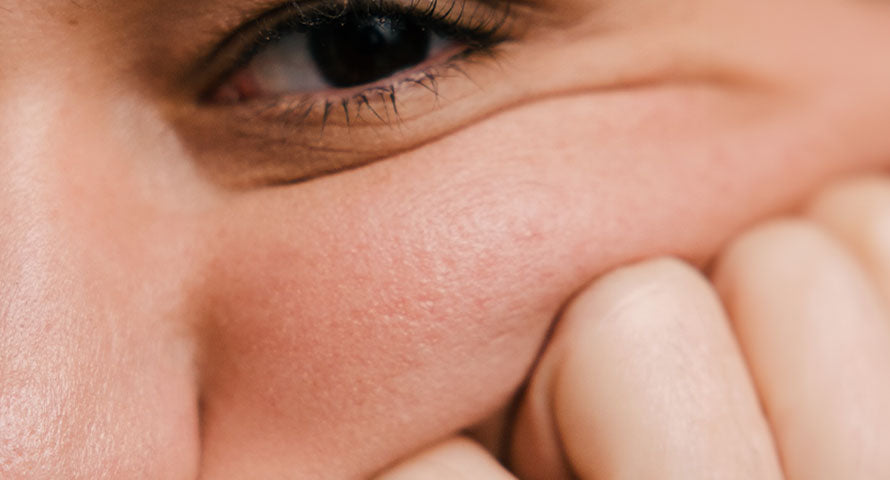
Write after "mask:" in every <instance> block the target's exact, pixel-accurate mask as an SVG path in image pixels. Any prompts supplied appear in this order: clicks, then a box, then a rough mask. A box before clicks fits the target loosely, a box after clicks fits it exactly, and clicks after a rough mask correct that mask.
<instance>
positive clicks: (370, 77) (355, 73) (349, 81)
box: [308, 15, 431, 88]
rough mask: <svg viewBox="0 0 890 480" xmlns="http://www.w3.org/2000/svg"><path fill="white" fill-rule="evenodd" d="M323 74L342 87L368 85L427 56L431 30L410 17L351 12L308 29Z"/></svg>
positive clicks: (313, 57) (334, 84)
mask: <svg viewBox="0 0 890 480" xmlns="http://www.w3.org/2000/svg"><path fill="white" fill-rule="evenodd" d="M308 40H309V50H310V53H311V54H312V59H313V60H314V61H315V63H316V65H317V66H318V69H319V70H320V72H321V74H322V76H323V77H324V78H325V80H327V81H328V82H329V83H330V84H331V85H332V86H334V87H338V88H346V87H355V86H358V85H364V84H366V83H370V82H373V81H376V80H380V79H382V78H386V77H388V76H390V75H392V74H393V73H396V72H398V71H400V70H404V69H406V68H409V67H413V66H414V65H417V64H419V63H420V62H423V61H424V60H426V58H427V56H428V55H429V51H430V41H431V34H430V33H429V32H428V31H427V30H426V29H425V28H423V27H422V26H420V25H418V24H417V23H415V22H413V21H411V19H409V18H401V17H390V16H374V15H372V16H369V17H365V18H359V17H356V16H350V18H348V19H344V20H342V21H339V22H333V23H331V24H329V25H324V26H319V27H316V28H313V29H312V30H310V31H309V32H308Z"/></svg>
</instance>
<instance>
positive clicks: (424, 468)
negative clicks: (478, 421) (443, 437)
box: [376, 437, 516, 480]
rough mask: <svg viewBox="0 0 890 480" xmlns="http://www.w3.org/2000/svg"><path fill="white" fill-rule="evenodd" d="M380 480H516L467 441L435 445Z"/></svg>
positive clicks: (455, 440)
mask: <svg viewBox="0 0 890 480" xmlns="http://www.w3.org/2000/svg"><path fill="white" fill-rule="evenodd" d="M376 478H377V480H515V479H516V477H514V476H512V475H511V474H510V473H509V472H508V471H507V470H506V469H504V467H502V466H501V465H500V464H499V463H498V462H497V461H496V460H495V459H494V458H493V457H492V456H491V455H490V454H489V453H488V452H487V451H485V449H484V448H482V446H480V445H479V444H477V443H476V442H473V441H472V440H469V439H467V438H464V437H456V438H453V439H450V440H447V441H445V442H442V443H440V444H438V445H435V446H433V447H431V448H429V449H427V450H425V451H423V452H421V453H419V454H417V455H416V456H414V457H412V458H410V459H408V460H406V461H404V462H402V463H401V464H399V465H397V466H395V467H393V468H392V469H390V470H389V471H387V472H386V473H383V474H381V475H379V476H378V477H376Z"/></svg>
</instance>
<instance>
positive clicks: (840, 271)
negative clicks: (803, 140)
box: [382, 178, 890, 480]
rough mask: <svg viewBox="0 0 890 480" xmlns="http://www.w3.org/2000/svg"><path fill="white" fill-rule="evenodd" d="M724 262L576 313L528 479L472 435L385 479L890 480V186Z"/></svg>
mask: <svg viewBox="0 0 890 480" xmlns="http://www.w3.org/2000/svg"><path fill="white" fill-rule="evenodd" d="M715 265H716V267H715V268H714V269H713V272H712V275H711V281H710V282H709V281H708V280H707V279H706V278H705V277H704V276H703V275H701V274H700V273H699V272H697V271H696V270H695V269H693V268H692V267H689V266H687V265H684V264H682V263H681V262H679V261H676V260H667V259H662V260H653V261H646V262H642V263H640V264H637V265H633V266H629V267H625V268H622V269H619V270H617V271H615V272H612V273H610V274H607V275H605V276H604V277H602V278H600V279H598V280H597V281H596V282H594V283H593V284H592V285H591V286H590V287H588V288H587V289H586V290H585V291H583V292H582V293H581V294H579V295H578V296H577V297H576V298H575V299H574V300H573V301H572V302H571V303H570V305H569V306H568V307H567V309H566V312H565V314H564V315H563V318H562V319H561V321H560V325H559V327H558V329H557V331H556V332H555V335H554V337H553V339H552V341H551V343H550V344H549V346H548V349H547V351H546V352H545V354H544V356H543V358H542V360H541V362H540V364H539V366H538V368H537V370H536V371H535V374H534V376H533V378H532V380H531V383H530V385H529V388H528V390H527V391H526V392H525V395H524V398H523V400H522V404H521V408H520V410H519V414H518V416H517V418H516V423H515V425H514V428H513V433H514V435H513V438H512V449H511V455H510V457H511V458H510V459H509V463H510V468H511V469H512V470H513V472H512V473H510V472H508V471H507V470H506V469H505V468H504V467H502V466H500V465H499V464H498V463H497V462H496V461H495V460H494V458H493V457H491V456H490V455H489V454H488V453H487V452H486V451H485V450H484V449H483V448H482V447H481V446H479V445H478V444H475V443H473V442H472V441H470V440H468V439H464V438H457V439H452V440H449V441H447V442H445V443H443V444H441V445H437V446H435V447H433V448H431V449H429V450H428V451H426V452H424V453H422V454H420V455H418V456H417V457H415V458H414V459H411V460H409V461H407V462H405V463H404V464H402V465H401V466H399V467H397V468H396V469H394V470H393V471H392V472H391V473H388V474H386V475H384V476H383V477H382V478H386V479H401V478H405V479H408V478H411V479H452V478H474V479H501V478H516V477H519V478H528V479H560V478H571V477H573V476H575V477H580V478H582V479H587V478H590V479H594V478H595V479H613V478H641V479H648V478H659V479H670V478H683V479H688V478H739V479H741V478H746V479H748V478H750V479H778V478H788V479H790V480H804V479H806V480H810V479H815V480H818V479H860V478H861V479H878V478H890V308H888V306H890V180H888V179H884V178H867V179H859V180H856V181H847V182H843V183H841V184H838V185H835V186H833V187H832V188H830V189H828V190H826V191H825V192H823V193H822V194H820V195H819V196H818V197H816V199H815V200H813V201H812V202H811V203H810V204H809V205H808V206H807V207H806V208H805V209H804V211H803V212H802V214H801V216H800V218H796V219H792V220H785V221H779V222H772V223H769V224H766V225H761V226H758V227H757V228H755V229H753V230H752V231H750V232H748V233H746V234H744V235H742V236H741V237H739V238H738V239H736V240H735V241H734V242H733V243H731V244H730V246H729V247H728V248H727V249H726V250H725V251H724V252H722V253H721V254H720V255H719V257H718V259H717V261H716V263H715Z"/></svg>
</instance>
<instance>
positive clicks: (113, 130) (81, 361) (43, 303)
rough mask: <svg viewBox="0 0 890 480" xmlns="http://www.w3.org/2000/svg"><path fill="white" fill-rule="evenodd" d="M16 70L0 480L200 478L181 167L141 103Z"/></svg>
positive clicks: (2, 257)
mask: <svg viewBox="0 0 890 480" xmlns="http://www.w3.org/2000/svg"><path fill="white" fill-rule="evenodd" d="M0 50H2V49H0ZM45 63H46V62H45ZM18 67H20V68H18V69H17V71H18V72H19V73H18V74H15V73H9V72H10V70H7V73H8V74H7V75H4V74H2V73H0V77H3V78H2V79H0V85H2V88H0V478H165V479H174V478H195V477H196V475H197V468H198V467H197V466H198V465H199V458H198V457H199V451H200V445H199V438H198V414H197V407H196V405H197V400H196V398H197V395H198V394H197V382H196V372H195V368H194V363H195V360H194V357H195V347H194V344H195V342H194V335H193V332H192V330H191V328H190V326H189V318H188V317H189V315H190V312H189V308H190V307H189V305H188V301H187V297H188V286H187V283H188V281H189V280H188V278H189V274H190V273H189V272H190V271H189V265H190V263H189V261H187V260H188V258H189V255H193V254H194V252H191V251H189V250H188V248H189V247H188V245H191V244H190V242H189V239H188V236H189V235H190V233H189V232H191V231H193V229H190V228H189V227H188V226H189V225H192V224H193V222H192V221H191V220H192V219H193V218H192V216H193V215H194V209H192V210H189V208H183V207H182V206H183V205H194V204H195V203H196V202H194V201H193V200H194V199H193V198H191V199H190V198H187V197H188V191H189V188H188V187H189V185H188V178H189V177H188V175H184V174H183V171H185V170H183V169H179V170H177V168H179V167H175V165H176V164H177V162H181V161H182V160H183V158H181V156H180V154H179V153H178V151H177V149H176V142H175V140H174V139H168V138H167V137H165V136H164V134H163V132H164V128H163V122H162V121H161V120H160V119H159V117H158V116H157V115H153V114H152V113H151V105H150V104H149V103H148V102H142V101H140V100H139V98H138V96H133V97H124V96H123V95H122V94H121V93H120V92H117V93H116V94H114V95H112V94H111V93H109V92H102V91H94V90H91V89H89V88H86V86H88V85H91V84H95V83H94V82H91V79H90V78H89V73H88V72H87V73H80V74H78V75H79V76H78V77H72V78H70V79H66V80H65V81H63V80H61V79H60V78H61V77H63V76H64V74H60V73H58V72H54V71H51V70H46V69H44V70H41V69H40V68H34V69H32V70H31V73H30V74H23V73H22V72H25V71H27V70H28V69H27V68H26V67H27V65H18ZM55 68H58V69H59V71H60V72H66V71H67V72H70V71H73V69H74V65H73V64H68V65H65V64H64V62H61V63H58V64H56V67H55ZM67 80H70V81H67Z"/></svg>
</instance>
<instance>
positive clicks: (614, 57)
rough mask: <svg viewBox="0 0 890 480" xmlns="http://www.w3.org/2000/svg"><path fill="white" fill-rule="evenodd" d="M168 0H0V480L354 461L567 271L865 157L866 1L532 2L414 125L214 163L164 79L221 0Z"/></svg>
mask: <svg viewBox="0 0 890 480" xmlns="http://www.w3.org/2000/svg"><path fill="white" fill-rule="evenodd" d="M173 3H174V2H164V1H148V2H129V1H126V2H123V1H118V2H110V1H102V0H96V1H83V2H79V3H74V2H58V1H56V0H28V1H16V0H0V219H2V223H0V281H2V288H0V332H2V334H0V476H2V477H3V478H164V479H176V478H183V479H186V478H188V479H192V478H206V479H227V478H269V479H273V478H356V477H364V476H367V475H369V474H372V473H374V472H377V471H379V470H380V469H381V468H384V467H385V466H387V465H389V464H392V463H393V462H395V461H397V460H399V459H401V458H403V457H404V456H406V455H408V454H410V453H412V452H415V451H417V450H418V449H419V448H421V447H422V446H425V445H428V444H430V443H432V442H435V441H437V440H440V439H442V438H444V437H447V436H450V435H452V434H454V433H455V432H458V431H460V430H461V429H464V428H466V427H469V426H471V425H473V424H476V423H477V422H480V421H482V420H483V419H485V418H486V417H488V416H490V415H492V414H493V413H494V412H496V411H497V410H499V409H500V408H502V407H503V406H504V405H505V404H506V403H507V402H508V401H509V399H510V398H511V397H512V396H513V394H514V393H515V392H516V389H517V388H518V387H519V386H520V384H521V383H522V382H523V380H524V379H525V377H526V375H527V374H528V372H529V370H530V368H531V367H532V366H533V363H534V361H535V360H536V358H537V357H538V353H539V352H540V350H541V348H542V343H543V342H544V340H545V337H546V334H547V332H548V331H549V329H550V326H551V324H552V323H553V321H554V319H555V318H557V316H558V315H559V313H560V312H561V309H562V307H563V306H565V305H566V303H567V302H568V301H569V299H571V298H573V296H574V295H575V294H576V293H577V292H579V291H580V290H581V289H582V288H583V287H584V286H586V285H588V284H589V282H590V281H591V280H592V279H594V278H596V277H598V276H600V275H602V274H603V273H604V272H606V271H608V270H610V269H612V268H614V267H616V266H618V265H622V264H625V263H628V262H632V261H636V260H639V259H642V258H646V257H651V256H657V255H674V256H677V257H680V258H683V259H686V260H688V261H690V262H692V263H694V264H703V263H705V262H707V261H709V260H711V259H712V258H713V257H714V255H715V254H716V253H717V252H718V250H719V249H720V247H721V246H723V245H724V244H725V243H726V242H727V241H728V240H729V239H730V238H732V237H733V236H734V235H736V234H738V233H739V232H741V231H742V230H743V229H744V228H745V227H746V226H750V225H751V224H753V223H754V222H756V221H758V220H761V219H763V218H766V217H768V216H770V215H773V214H776V213H779V212H784V211H788V210H789V209H794V208H796V207H798V206H799V205H800V203H801V202H802V201H803V199H805V198H807V197H808V196H810V195H811V194H812V193H813V192H815V191H816V190H817V189H818V188H819V187H820V186H823V185H825V184H826V183H827V182H829V181H831V180H832V179H835V178H836V177H838V176H841V175H843V174H846V173H852V172H854V171H865V170H875V169H880V168H883V167H885V166H886V164H887V163H890V160H888V159H890V136H888V135H886V132H884V131H883V129H884V128H885V127H884V126H885V125H887V124H888V121H890V118H888V117H890V113H888V112H890V96H888V95H887V94H886V91H885V90H886V87H885V86H886V85H888V84H890V64H888V63H887V62H886V61H885V49H883V48H881V47H882V46H883V45H887V44H890V28H888V24H890V10H888V8H887V5H886V4H884V3H883V2H859V1H852V0H793V1H788V2H782V4H781V5H776V4H775V3H776V2H772V1H767V0H759V1H747V2H741V1H737V0H720V1H714V0H709V1H704V0H701V1H698V0H688V1H683V2H680V3H678V2H676V1H673V2H668V1H666V0H665V1H655V2H652V1H649V2H642V1H635V0H628V1H626V2H621V3H620V4H619V3H618V2H615V3H614V4H610V5H601V2H595V1H593V0H573V1H570V2H547V1H544V0H542V1H541V2H539V4H540V5H539V6H538V7H537V8H539V11H542V12H546V13H547V15H543V16H542V17H543V18H546V19H547V22H549V23H547V24H546V25H547V27H546V28H545V27H542V28H541V29H540V30H538V31H536V32H535V33H534V35H532V36H530V37H528V39H527V40H526V41H520V42H516V43H515V44H514V45H512V46H511V47H510V48H511V49H510V50H509V51H507V52H505V59H504V62H503V70H502V73H500V74H499V75H500V76H499V77H498V78H499V80H498V82H493V83H490V84H489V83H486V78H487V77H486V76H485V75H486V74H484V73H483V74H482V76H481V79H480V82H481V83H482V84H483V86H486V85H495V84H496V86H491V87H489V88H483V89H482V90H481V93H474V94H466V95H461V94H462V93H463V91H464V90H463V89H465V88H466V89H467V90H468V91H469V90H470V87H469V86H466V85H470V84H469V83H468V84H466V85H465V86H463V87H459V86H456V85H455V86H451V87H448V88H453V89H454V91H455V93H457V94H458V95H457V97H458V100H456V102H457V103H456V104H455V105H456V106H454V107H443V109H442V113H439V114H430V115H427V116H421V115H419V114H418V115H416V116H417V117H419V119H418V120H416V121H408V122H406V124H405V126H404V129H403V130H402V133H400V135H404V136H405V138H408V139H415V137H416V138H417V139H421V138H422V137H423V135H424V134H423V133H422V132H425V131H427V130H428V129H431V130H436V131H438V132H439V133H440V134H439V135H437V136H434V137H433V138H422V140H418V141H416V142H413V143H414V144H413V145H412V148H410V149H407V150H406V151H404V152H401V153H397V154H393V155H390V156H387V157H386V158H385V159H383V160H381V161H378V162H376V163H372V164H370V165H367V166H365V167H363V168H359V169H354V170H350V171H345V172H341V173H338V174H334V175H327V176H322V177H319V178H317V179H315V180H313V181H309V182H304V183H298V184H294V185H286V186H281V185H278V186H268V185H265V186H264V185H259V184H255V183H251V181H252V179H251V181H246V180H245V181H243V182H242V181H241V179H242V177H241V175H246V176H249V175H247V174H244V173H243V172H244V169H243V168H240V167H239V168H223V167H220V168H219V169H218V171H217V170H216V169H214V165H216V164H217V163H218V164H219V165H227V164H228V163H227V162H231V159H230V158H228V157H226V155H225V153H224V152H217V151H210V150H209V148H210V147H207V146H206V145H209V144H213V143H221V144H224V145H226V146H227V148H228V147H229V146H230V145H231V144H234V143H239V142H242V140H240V138H241V137H236V136H223V137H222V138H215V137H210V138H209V139H208V138H203V137H201V138H203V140H202V139H199V138H198V137H200V135H205V136H206V129H203V128H198V127H194V128H193V125H197V124H199V123H201V122H204V120H203V119H204V117H203V116H201V115H198V114H194V115H193V114H191V113H188V112H191V111H192V110H190V109H193V108H194V104H195V98H194V96H189V94H188V92H186V91H185V90H186V89H177V88H176V86H175V85H174V84H175V82H172V81H171V80H170V79H171V78H176V77H177V75H178V74H179V73H181V71H184V70H187V67H188V65H190V64H189V60H188V59H192V63H194V62H196V60H195V59H196V58H197V57H198V56H199V54H198V53H196V52H200V51H201V48H200V45H203V44H204V43H208V41H207V38H206V37H208V36H209V34H207V33H206V32H208V31H212V30H213V29H214V28H218V27H219V26H220V25H229V24H231V23H233V22H231V21H230V19H229V17H225V16H221V17H220V18H219V19H217V18H216V17H214V15H216V14H215V13H213V12H217V11H231V10H234V9H235V7H234V5H235V3H236V2H219V4H220V5H216V4H215V2H212V1H210V0H202V1H201V2H195V5H193V6H192V7H191V8H193V11H190V12H191V13H190V14H188V15H186V14H185V12H183V11H182V10H181V9H182V7H177V6H175V5H173ZM112 7H113V8H112ZM177 9H179V10H177ZM227 19H229V20H227ZM186 20H188V21H186ZM190 21H194V22H203V23H201V25H203V26H204V28H200V29H194V28H188V26H189V25H190V24H189V22H190ZM236 24H237V23H236ZM557 26H558V27H559V28H557ZM196 31H197V33H194V32H196ZM156 32H164V33H165V34H157V33H156ZM182 32H192V33H190V34H189V35H194V36H195V37H198V39H196V40H194V41H191V40H189V41H185V40H187V39H186V38H184V37H182V35H185V34H184V33H182ZM825 32H831V34H830V35H826V34H825ZM530 35H531V34H530ZM188 38H191V37H188ZM199 40H200V41H199ZM202 42H203V43H202ZM180 44H181V45H180ZM851 52H853V53H851ZM452 85H454V84H452ZM443 87H444V85H443ZM444 93H446V92H443V94H444ZM489 93H490V95H491V96H490V97H489ZM443 97H446V96H445V95H443ZM480 98H485V99H487V98H493V99H494V100H490V102H491V103H490V104H484V102H483V103H478V104H479V105H485V107H484V108H482V107H479V108H480V111H479V112H476V111H475V110H473V109H475V108H476V107H475V105H477V103H476V102H482V100H479V99H480ZM406 101H407V100H406ZM486 101H489V100H486ZM420 110H421V107H420V106H417V107H415V110H414V111H415V113H416V112H418V111H420ZM410 111H411V110H409V112H410ZM466 112H471V113H472V114H466V115H464V114H465V113H466ZM214 115H216V116H221V117H225V118H229V117H230V116H231V117H235V115H228V114H227V113H225V112H222V113H219V112H216V111H215V113H214ZM199 117H200V119H201V121H200V122H199V121H198V118H199ZM455 118H458V119H462V120H461V121H460V122H457V123H456V124H455V123H454V122H453V119H455ZM232 121H233V122H234V120H232ZM202 125H203V124H202ZM222 131H224V132H228V130H225V129H223V130H222ZM381 131H382V132H383V133H380V135H384V136H386V135H393V136H395V134H393V133H387V132H388V130H385V129H384V130H381ZM195 132H199V133H195ZM200 132H204V133H200ZM358 132H359V133H357V134H356V139H354V141H355V142H361V141H363V140H362V139H363V138H364V137H362V136H361V135H362V134H361V132H362V130H358ZM419 132H420V133H419ZM337 135H338V133H337V130H336V129H335V130H332V131H331V132H330V136H328V137H326V138H330V139H338V138H339V139H340V140H341V141H344V142H345V141H346V140H344V139H345V138H347V137H338V136H337ZM233 139H235V140H233ZM226 142H229V143H226ZM244 142H246V140H244ZM270 143H271V142H270ZM239 145H240V143H239ZM275 145H279V146H269V147H268V150H267V149H266V148H259V147H254V146H253V144H251V145H250V146H244V145H241V146H240V148H235V147H237V146H238V145H235V146H232V147H231V148H232V150H233V151H238V152H239V153H240V152H241V151H242V150H243V151H248V150H252V151H255V152H256V151H259V152H267V151H268V152H273V151H274V152H276V153H275V156H276V158H278V157H282V158H290V157H294V158H300V156H299V155H296V154H295V153H293V152H291V153H290V154H288V151H287V150H286V149H288V148H290V147H288V146H285V147H281V146H280V142H279V143H275ZM282 149H284V150H282ZM263 155H265V154H264V153H263ZM269 156H273V155H272V154H271V153H270V154H269ZM217 160H218V162H217ZM239 165H240V164H239ZM272 170H274V169H272ZM239 172H240V173H239ZM839 228H840V227H839ZM625 353H626V352H625ZM755 374H756V369H755ZM780 443H781V442H780ZM766 464H769V462H766ZM801 478H810V477H807V476H803V477H801Z"/></svg>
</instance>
